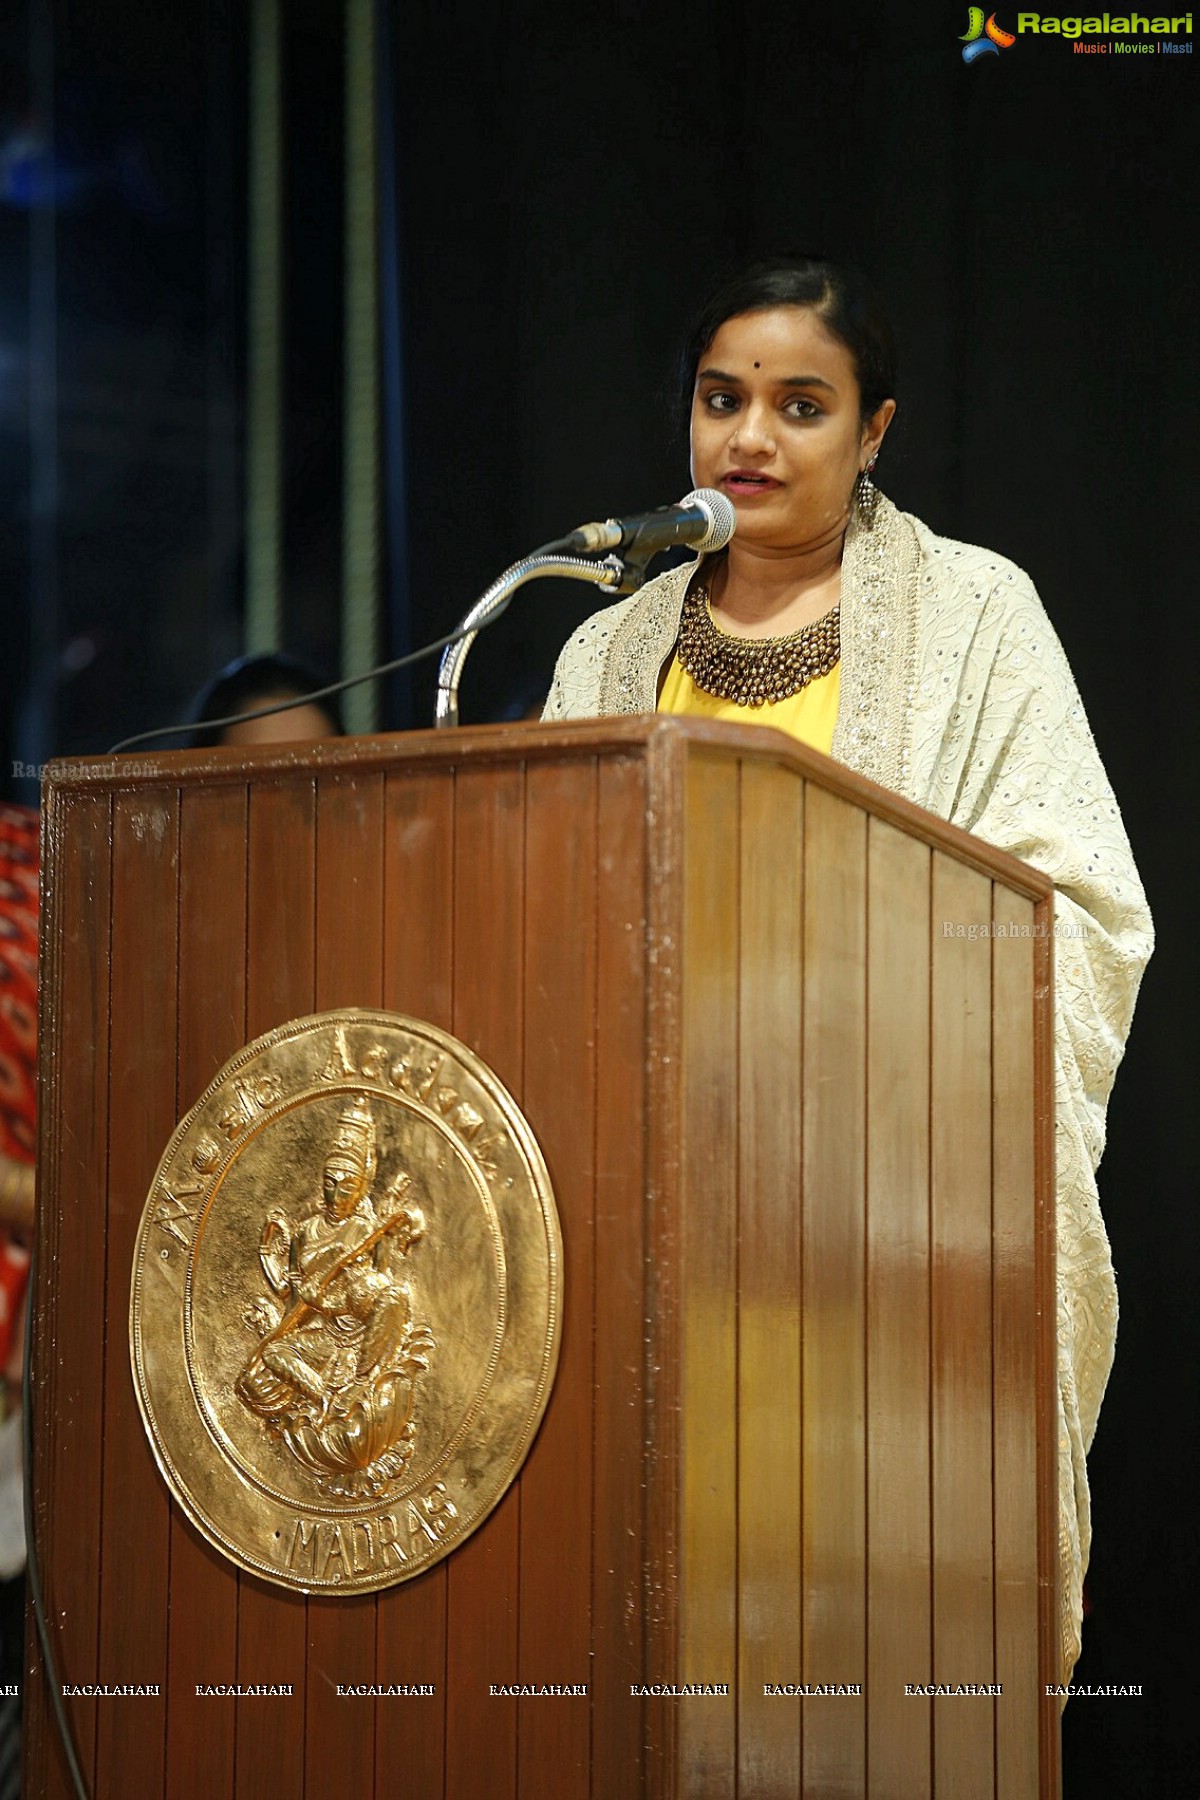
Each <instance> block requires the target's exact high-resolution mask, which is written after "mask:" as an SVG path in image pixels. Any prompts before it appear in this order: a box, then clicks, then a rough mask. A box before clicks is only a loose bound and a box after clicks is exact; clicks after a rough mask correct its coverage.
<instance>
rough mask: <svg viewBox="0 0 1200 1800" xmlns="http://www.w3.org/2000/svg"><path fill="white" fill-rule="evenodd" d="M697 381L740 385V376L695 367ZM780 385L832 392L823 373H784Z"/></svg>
mask: <svg viewBox="0 0 1200 1800" xmlns="http://www.w3.org/2000/svg"><path fill="white" fill-rule="evenodd" d="M696 380H697V381H723V382H725V383H726V384H727V385H728V386H730V387H741V385H742V381H741V377H740V376H738V375H730V374H729V373H728V372H727V371H726V370H725V369H697V371H696ZM779 386H780V387H819V388H827V389H828V390H829V392H830V393H831V394H832V393H833V392H834V386H833V383H832V381H826V380H825V378H824V376H823V375H785V376H784V377H783V380H782V381H781V382H780V383H779Z"/></svg>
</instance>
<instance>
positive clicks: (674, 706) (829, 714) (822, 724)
mask: <svg viewBox="0 0 1200 1800" xmlns="http://www.w3.org/2000/svg"><path fill="white" fill-rule="evenodd" d="M841 675H842V665H841V663H840V662H839V663H835V664H834V666H833V668H832V669H830V671H829V673H828V675H820V676H818V677H817V679H816V680H815V681H810V682H809V683H808V685H807V687H802V688H801V689H800V692H799V693H798V694H789V695H788V698H787V699H786V700H768V701H767V702H766V703H765V704H764V705H763V706H739V705H738V704H737V702H736V701H734V700H718V699H717V697H716V695H715V694H706V693H705V692H704V690H703V688H698V687H697V686H696V684H695V682H694V681H693V680H692V678H691V676H690V675H689V674H688V672H687V670H686V669H685V668H684V667H683V666H682V664H681V663H680V661H679V658H678V656H673V657H672V658H671V661H670V663H669V664H668V666H667V673H666V678H665V679H664V681H663V687H662V693H661V694H660V695H659V697H658V710H659V712H660V713H686V714H687V715H688V717H689V718H693V719H729V720H731V721H732V722H733V723H734V724H735V725H774V726H775V727H776V729H777V730H779V731H786V732H787V734H788V736H789V737H794V738H795V739H796V740H797V741H798V742H799V743H801V744H807V745H808V746H809V748H810V749H812V750H823V751H824V752H825V755H826V756H828V755H829V751H830V747H831V745H832V743H833V728H834V726H835V725H836V724H837V713H838V695H839V693H840V691H841Z"/></svg>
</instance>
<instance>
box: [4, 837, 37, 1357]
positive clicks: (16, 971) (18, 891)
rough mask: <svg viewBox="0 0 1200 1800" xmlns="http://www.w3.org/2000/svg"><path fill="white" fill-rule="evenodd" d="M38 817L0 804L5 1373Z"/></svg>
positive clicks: (24, 1173)
mask: <svg viewBox="0 0 1200 1800" xmlns="http://www.w3.org/2000/svg"><path fill="white" fill-rule="evenodd" d="M37 898H38V816H37V814H36V812H31V811H30V810H29V808H27V807H23V806H0V1372H3V1371H4V1370H5V1369H7V1368H8V1367H9V1359H10V1355H11V1352H12V1348H13V1330H14V1328H15V1326H16V1323H17V1320H18V1318H19V1315H20V1307H21V1299H22V1296H23V1294H24V1291H25V1284H26V1280H27V1278H28V1269H29V1257H28V1254H27V1253H26V1251H25V1250H24V1249H23V1248H22V1247H21V1246H20V1245H19V1244H15V1243H13V1242H12V1241H11V1239H10V1237H9V1233H8V1231H7V1229H6V1227H5V1223H4V1221H6V1220H7V1221H22V1222H23V1221H27V1220H29V1219H31V1218H32V1211H33V1159H34V1100H35V1092H36V1082H37V918H38V912H37Z"/></svg>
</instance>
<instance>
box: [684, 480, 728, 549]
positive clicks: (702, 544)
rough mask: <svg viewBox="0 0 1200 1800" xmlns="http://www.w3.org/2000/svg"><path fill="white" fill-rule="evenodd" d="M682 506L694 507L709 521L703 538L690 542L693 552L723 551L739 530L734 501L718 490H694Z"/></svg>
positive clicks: (687, 495) (693, 539) (686, 495)
mask: <svg viewBox="0 0 1200 1800" xmlns="http://www.w3.org/2000/svg"><path fill="white" fill-rule="evenodd" d="M679 504H680V506H681V507H683V506H694V507H697V508H698V509H699V511H700V512H702V513H703V514H704V516H705V518H706V519H707V520H708V530H707V531H706V532H705V534H704V536H703V537H701V538H692V539H691V540H690V542H691V546H692V549H693V550H701V551H705V550H723V549H724V548H725V546H726V544H727V543H728V542H729V540H730V538H731V537H732V536H733V534H734V532H735V531H736V530H737V513H736V512H735V511H734V508H733V501H732V500H730V499H729V498H728V497H727V496H726V495H725V494H722V493H719V492H718V491H717V489H716V488H693V489H692V491H691V493H690V494H685V495H684V496H683V499H682V500H681V501H680V502H679Z"/></svg>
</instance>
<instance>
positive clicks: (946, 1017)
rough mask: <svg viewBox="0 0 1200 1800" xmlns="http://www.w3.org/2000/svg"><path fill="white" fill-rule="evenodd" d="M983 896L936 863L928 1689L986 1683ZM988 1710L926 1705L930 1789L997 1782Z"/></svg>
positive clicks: (971, 882)
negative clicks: (930, 1709)
mask: <svg viewBox="0 0 1200 1800" xmlns="http://www.w3.org/2000/svg"><path fill="white" fill-rule="evenodd" d="M991 917H992V898H991V884H990V882H989V881H988V880H987V879H986V877H984V876H982V875H979V874H977V873H976V872H975V871H974V870H971V869H965V868H963V867H962V865H961V864H958V863H955V862H952V861H951V860H950V858H949V857H947V856H943V855H941V854H940V853H938V854H935V856H934V859H933V907H932V920H933V936H932V943H933V1007H932V1025H933V1042H932V1063H931V1083H932V1086H931V1105H932V1117H933V1146H932V1152H933V1162H932V1228H931V1235H932V1251H933V1291H932V1302H931V1378H932V1383H933V1462H932V1470H933V1546H934V1583H933V1679H934V1681H935V1682H936V1683H938V1684H945V1685H949V1686H958V1685H960V1684H968V1683H984V1684H986V1683H991V1682H992V1681H993V1680H994V1679H995V1676H994V1672H993V1671H994V1661H993V1647H992V1631H993V1580H992V1428H991V1411H992V1270H991V1237H992V1216H991V1214H992V1195H991V1186H992V1105H991V960H992V959H991V940H990V927H991ZM994 1718H995V1702H994V1701H992V1700H990V1699H985V1698H980V1697H977V1696H967V1697H958V1698H942V1699H940V1700H937V1701H935V1702H934V1742H933V1753H934V1783H935V1786H936V1788H937V1789H938V1791H939V1792H944V1793H951V1794H954V1795H955V1796H956V1800H957V1797H958V1796H961V1800H974V1796H977V1795H983V1794H990V1793H991V1792H992V1791H993V1779H994V1762H995V1751H994Z"/></svg>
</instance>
